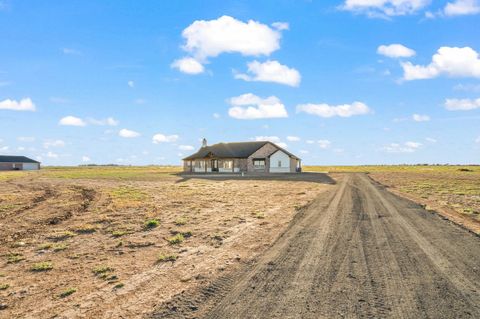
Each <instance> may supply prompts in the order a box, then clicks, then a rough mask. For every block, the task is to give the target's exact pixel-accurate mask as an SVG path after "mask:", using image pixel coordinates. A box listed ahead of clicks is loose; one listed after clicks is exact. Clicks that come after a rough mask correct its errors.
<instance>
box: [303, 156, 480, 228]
mask: <svg viewBox="0 0 480 319" xmlns="http://www.w3.org/2000/svg"><path fill="white" fill-rule="evenodd" d="M305 171H312V172H329V173H345V172H347V173H348V172H350V173H352V172H364V173H368V174H369V176H370V177H371V178H373V179H374V180H376V181H377V182H379V183H381V184H383V185H385V186H387V187H388V188H389V190H390V191H391V192H393V193H395V194H398V195H401V196H403V197H406V198H408V199H411V200H413V201H415V202H417V203H420V204H422V205H424V206H425V207H426V209H430V210H435V211H437V212H439V213H441V214H442V215H444V216H445V217H446V218H448V219H450V220H452V221H454V222H455V223H457V224H461V225H463V226H465V227H467V228H468V229H470V230H472V231H474V232H475V233H477V234H480V166H421V165H418V166H310V167H305Z"/></svg>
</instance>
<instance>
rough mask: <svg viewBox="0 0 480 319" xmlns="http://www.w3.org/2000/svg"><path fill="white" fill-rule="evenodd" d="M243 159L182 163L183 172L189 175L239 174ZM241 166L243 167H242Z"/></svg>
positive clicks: (205, 159)
mask: <svg viewBox="0 0 480 319" xmlns="http://www.w3.org/2000/svg"><path fill="white" fill-rule="evenodd" d="M242 161H245V160H244V159H238V158H202V159H194V160H185V161H184V164H183V165H184V172H191V173H239V172H241V171H242V167H243V166H245V169H244V170H243V171H245V170H246V165H243V163H242ZM242 165H243V166H242Z"/></svg>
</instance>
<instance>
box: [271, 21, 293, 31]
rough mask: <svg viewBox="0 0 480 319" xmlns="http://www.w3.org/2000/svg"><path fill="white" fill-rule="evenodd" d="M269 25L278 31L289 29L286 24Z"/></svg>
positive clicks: (275, 23)
mask: <svg viewBox="0 0 480 319" xmlns="http://www.w3.org/2000/svg"><path fill="white" fill-rule="evenodd" d="M271 25H272V27H274V28H275V29H277V30H280V31H283V30H288V29H290V25H289V24H288V23H287V22H274V23H272V24H271Z"/></svg>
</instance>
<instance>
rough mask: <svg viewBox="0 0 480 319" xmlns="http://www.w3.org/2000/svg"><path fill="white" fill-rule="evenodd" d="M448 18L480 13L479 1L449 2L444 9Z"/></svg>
mask: <svg viewBox="0 0 480 319" xmlns="http://www.w3.org/2000/svg"><path fill="white" fill-rule="evenodd" d="M443 13H444V14H445V15H446V16H461V15H473V14H478V13H480V5H479V3H478V0H455V1H454V2H449V3H447V5H446V6H445V8H444V9H443Z"/></svg>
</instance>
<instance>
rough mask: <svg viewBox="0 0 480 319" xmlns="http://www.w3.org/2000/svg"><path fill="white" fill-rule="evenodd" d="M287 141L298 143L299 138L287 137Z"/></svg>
mask: <svg viewBox="0 0 480 319" xmlns="http://www.w3.org/2000/svg"><path fill="white" fill-rule="evenodd" d="M287 141H290V142H298V141H300V137H298V136H287Z"/></svg>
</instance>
